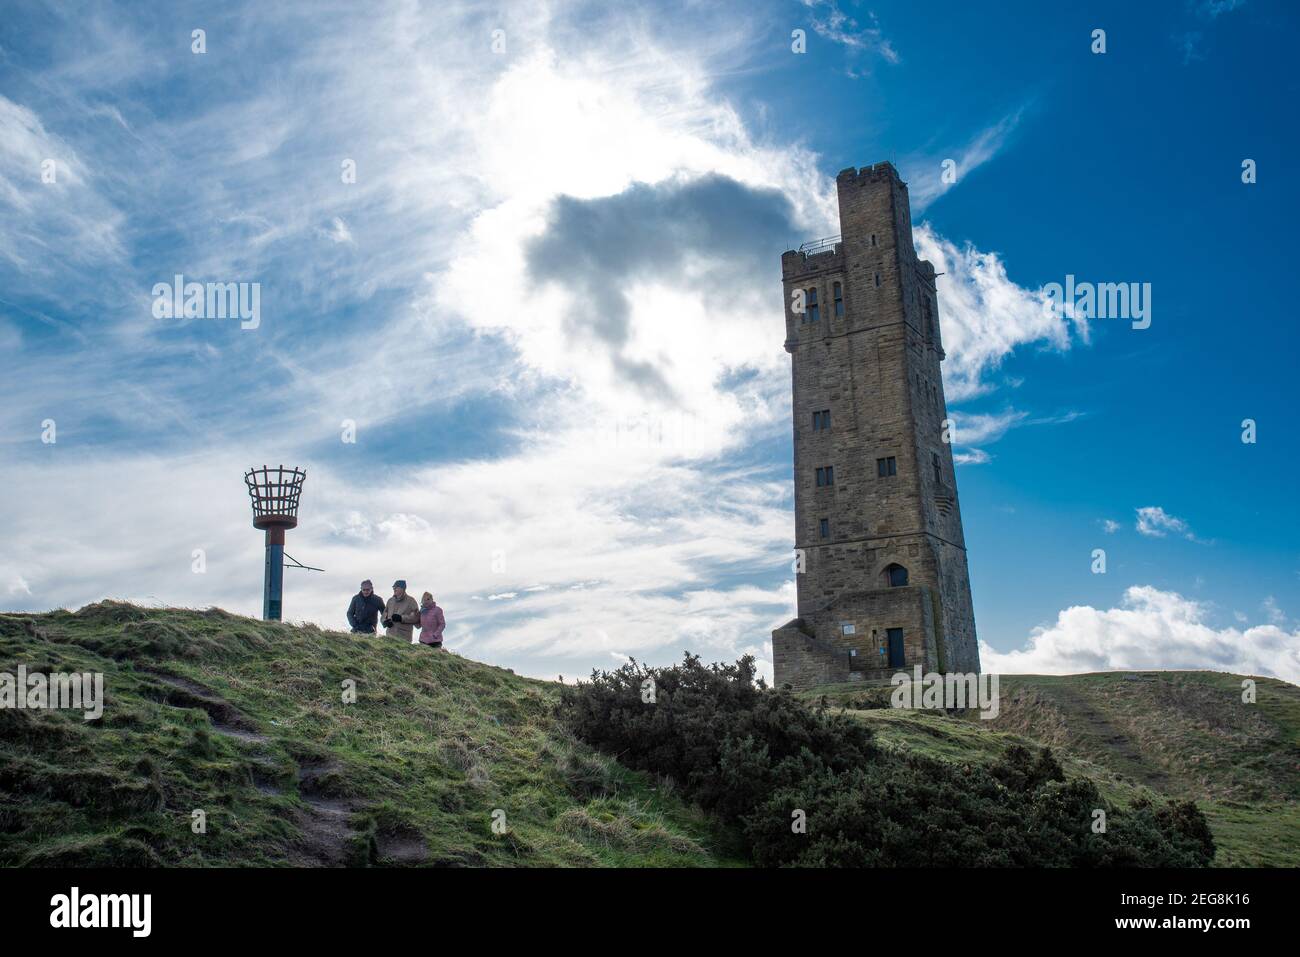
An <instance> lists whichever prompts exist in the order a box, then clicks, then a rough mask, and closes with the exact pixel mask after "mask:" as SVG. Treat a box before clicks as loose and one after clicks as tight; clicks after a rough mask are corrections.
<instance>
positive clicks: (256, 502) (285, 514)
mask: <svg viewBox="0 0 1300 957" xmlns="http://www.w3.org/2000/svg"><path fill="white" fill-rule="evenodd" d="M306 478H307V473H306V472H305V471H304V470H302V469H297V468H289V469H286V468H285V467H284V466H283V465H281V466H279V467H277V468H273V469H272V468H267V467H266V466H265V465H263V466H262V467H261V468H260V469H249V470H248V471H247V472H246V473H244V484H245V485H247V486H248V497H249V498H250V499H252V502H253V527H254V528H260V529H264V530H265V531H266V575H265V578H264V584H263V588H262V617H263V618H264V619H266V620H267V621H279V620H280V616H281V611H282V595H283V591H284V559H285V558H286V556H285V554H284V533H285V530H286V529H290V528H294V527H295V526H296V525H297V524H298V499H299V497H301V495H302V483H303V481H304V480H305V479H306ZM287 557H288V558H289V561H291V562H293V567H295V568H305V569H308V570H309V571H317V572H318V571H321V569H319V568H312V567H311V566H310V565H302V564H300V563H299V562H298V560H297V559H295V558H294V557H293V556H287Z"/></svg>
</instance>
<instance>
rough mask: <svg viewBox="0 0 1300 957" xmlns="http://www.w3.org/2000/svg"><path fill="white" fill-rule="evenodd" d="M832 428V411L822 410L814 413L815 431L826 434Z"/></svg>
mask: <svg viewBox="0 0 1300 957" xmlns="http://www.w3.org/2000/svg"><path fill="white" fill-rule="evenodd" d="M830 427H831V410H830V409H822V410H821V411H820V412H814V413H813V431H814V432H824V431H826V430H827V429H829V428H830Z"/></svg>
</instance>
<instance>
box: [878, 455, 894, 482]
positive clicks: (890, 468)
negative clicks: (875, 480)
mask: <svg viewBox="0 0 1300 957" xmlns="http://www.w3.org/2000/svg"><path fill="white" fill-rule="evenodd" d="M897 474H898V463H897V462H895V460H894V456H892V455H891V456H889V457H888V458H884V459H876V475H878V476H880V477H881V478H884V477H885V476H887V475H897Z"/></svg>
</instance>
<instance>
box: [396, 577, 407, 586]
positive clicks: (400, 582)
mask: <svg viewBox="0 0 1300 957" xmlns="http://www.w3.org/2000/svg"><path fill="white" fill-rule="evenodd" d="M393 587H394V588H405V587H406V579H405V578H399V579H397V581H395V582H393Z"/></svg>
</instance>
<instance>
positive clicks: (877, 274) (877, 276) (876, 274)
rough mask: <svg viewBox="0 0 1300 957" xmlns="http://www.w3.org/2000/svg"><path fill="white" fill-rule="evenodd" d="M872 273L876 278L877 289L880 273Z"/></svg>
mask: <svg viewBox="0 0 1300 957" xmlns="http://www.w3.org/2000/svg"><path fill="white" fill-rule="evenodd" d="M874 275H875V279H876V288H877V289H879V288H880V273H875V274H874Z"/></svg>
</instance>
